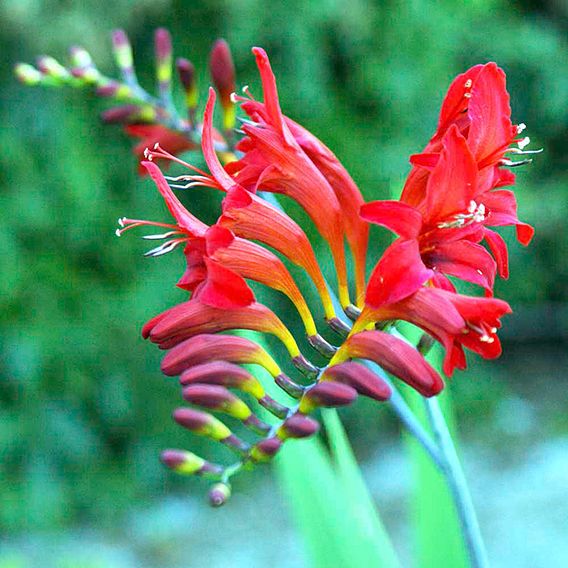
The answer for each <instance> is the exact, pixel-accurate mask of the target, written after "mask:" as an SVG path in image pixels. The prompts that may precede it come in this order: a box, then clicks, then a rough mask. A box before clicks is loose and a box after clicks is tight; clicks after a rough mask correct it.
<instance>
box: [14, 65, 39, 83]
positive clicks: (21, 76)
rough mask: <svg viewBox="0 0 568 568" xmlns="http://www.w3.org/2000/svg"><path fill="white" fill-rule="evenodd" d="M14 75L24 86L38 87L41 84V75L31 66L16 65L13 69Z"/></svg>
mask: <svg viewBox="0 0 568 568" xmlns="http://www.w3.org/2000/svg"><path fill="white" fill-rule="evenodd" d="M14 73H15V74H16V77H17V78H18V80H19V81H21V82H22V83H24V85H30V86H31V85H38V84H39V83H41V80H42V77H43V75H42V74H41V73H40V72H39V71H38V70H37V69H36V68H35V67H33V66H32V65H28V64H27V63H18V64H17V65H16V66H15V67H14Z"/></svg>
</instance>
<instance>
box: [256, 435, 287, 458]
mask: <svg viewBox="0 0 568 568" xmlns="http://www.w3.org/2000/svg"><path fill="white" fill-rule="evenodd" d="M281 447H282V440H281V439H280V438H267V439H266V440H261V441H260V442H258V444H255V445H254V446H253V447H252V448H251V450H250V454H249V455H250V458H251V459H252V460H253V461H255V462H259V463H266V462H269V461H270V460H271V459H272V458H273V457H274V456H275V455H276V454H277V453H278V451H279V450H280V448H281Z"/></svg>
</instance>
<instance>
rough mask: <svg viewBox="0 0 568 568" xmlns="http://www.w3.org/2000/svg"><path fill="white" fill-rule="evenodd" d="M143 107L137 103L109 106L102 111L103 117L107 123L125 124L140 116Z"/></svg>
mask: <svg viewBox="0 0 568 568" xmlns="http://www.w3.org/2000/svg"><path fill="white" fill-rule="evenodd" d="M140 112H141V108H140V107H139V106H137V105H122V106H117V107H114V108H109V109H108V110H105V111H104V112H102V113H101V119H102V121H103V122H105V123H107V124H124V123H126V122H131V121H133V120H135V119H136V118H138V117H139V116H140Z"/></svg>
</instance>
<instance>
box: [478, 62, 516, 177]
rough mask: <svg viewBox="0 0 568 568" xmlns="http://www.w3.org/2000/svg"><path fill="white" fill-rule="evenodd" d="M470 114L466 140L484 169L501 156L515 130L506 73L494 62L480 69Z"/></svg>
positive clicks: (480, 166)
mask: <svg viewBox="0 0 568 568" xmlns="http://www.w3.org/2000/svg"><path fill="white" fill-rule="evenodd" d="M468 116H469V119H470V121H471V125H470V127H469V134H468V137H467V140H468V144H469V146H470V148H471V152H472V153H473V155H474V156H475V158H476V160H477V162H478V164H479V168H480V169H481V168H483V167H485V166H487V165H490V163H492V162H493V163H494V162H495V161H496V160H498V159H500V158H501V157H502V155H503V153H504V151H505V149H506V148H507V147H508V146H509V144H510V143H511V141H512V140H513V138H514V136H515V134H516V131H514V129H513V125H512V123H511V107H510V105H509V93H507V87H506V78H505V73H504V72H503V71H502V70H501V69H499V67H497V65H496V64H495V63H488V64H487V65H485V66H484V67H483V70H482V71H481V72H480V73H479V75H478V77H477V79H476V81H475V83H474V85H473V89H472V91H471V98H470V101H469V106H468Z"/></svg>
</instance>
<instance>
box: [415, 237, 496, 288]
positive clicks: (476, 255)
mask: <svg viewBox="0 0 568 568" xmlns="http://www.w3.org/2000/svg"><path fill="white" fill-rule="evenodd" d="M423 259H424V262H425V263H426V264H427V265H428V266H430V267H431V268H435V269H436V270H439V271H440V272H443V273H444V274H449V275H451V276H455V277H456V278H460V279H461V280H465V281H466V282H472V283H473V284H478V285H479V286H483V288H485V289H486V290H488V291H492V290H493V284H494V282H495V271H496V264H495V261H494V260H493V259H492V258H491V255H490V254H489V253H488V252H487V250H486V249H485V248H484V247H482V246H481V245H478V244H477V243H472V242H471V241H455V242H451V243H441V244H439V245H438V246H436V248H435V249H434V250H433V251H432V252H430V253H428V254H426V255H423Z"/></svg>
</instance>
